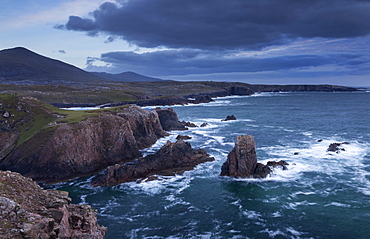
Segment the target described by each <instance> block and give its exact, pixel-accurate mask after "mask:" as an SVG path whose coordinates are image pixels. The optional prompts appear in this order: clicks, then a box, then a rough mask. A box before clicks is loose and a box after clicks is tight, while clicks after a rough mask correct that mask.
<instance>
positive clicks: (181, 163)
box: [91, 140, 214, 186]
mask: <svg viewBox="0 0 370 239" xmlns="http://www.w3.org/2000/svg"><path fill="white" fill-rule="evenodd" d="M213 160H214V158H213V157H210V156H209V155H208V154H207V153H206V151H205V150H204V149H193V148H192V147H191V145H190V143H188V142H184V141H182V140H179V141H177V142H176V143H171V142H170V141H168V142H167V143H166V144H165V145H164V146H163V147H162V148H161V149H160V150H159V151H158V152H157V153H155V154H151V155H148V156H146V157H143V158H140V159H138V160H137V161H135V162H132V163H127V164H124V165H119V164H117V165H114V166H110V167H108V168H107V169H106V170H105V171H104V173H103V174H101V175H97V176H95V177H94V178H93V180H92V182H91V183H92V185H94V186H113V185H117V184H120V183H124V182H130V181H135V180H137V179H141V178H147V177H149V176H151V175H156V174H157V175H158V174H159V175H164V176H170V175H175V174H182V173H183V172H184V171H187V170H191V169H193V168H194V167H195V166H196V165H198V164H200V163H204V162H207V161H213Z"/></svg>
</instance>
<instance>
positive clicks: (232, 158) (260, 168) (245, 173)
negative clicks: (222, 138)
mask: <svg viewBox="0 0 370 239" xmlns="http://www.w3.org/2000/svg"><path fill="white" fill-rule="evenodd" d="M286 165H288V163H287V162H285V161H283V160H281V161H279V162H274V161H269V162H268V163H267V165H264V164H261V163H258V162H257V154H256V143H255V141H254V138H253V136H252V135H239V136H237V138H236V142H235V147H234V148H233V150H232V151H231V152H230V153H229V155H228V156H227V160H226V162H225V163H224V164H223V165H222V168H221V174H220V175H221V176H231V177H236V178H266V177H267V176H268V175H269V174H270V173H271V172H272V168H275V167H281V168H282V169H283V170H286V169H287V168H286Z"/></svg>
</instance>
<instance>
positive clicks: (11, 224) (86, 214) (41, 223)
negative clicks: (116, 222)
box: [0, 171, 107, 239]
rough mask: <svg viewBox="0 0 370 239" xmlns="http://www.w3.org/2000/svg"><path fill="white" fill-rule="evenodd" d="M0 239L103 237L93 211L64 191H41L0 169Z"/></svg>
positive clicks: (19, 177) (27, 181)
mask: <svg viewBox="0 0 370 239" xmlns="http://www.w3.org/2000/svg"><path fill="white" fill-rule="evenodd" d="M0 189H1V190H0V208H1V211H0V238H4V239H8V238H9V239H13V238H75V239H87V238H91V239H92V238H96V239H100V238H104V235H105V234H106V232H107V228H105V227H102V226H99V225H98V223H97V217H96V215H97V211H96V210H94V209H92V208H91V207H90V206H88V205H82V204H81V205H76V204H72V203H71V199H70V198H69V197H68V193H67V192H63V191H56V190H43V189H42V188H41V187H40V186H39V185H37V184H36V183H35V182H34V181H32V180H31V179H30V178H26V177H23V176H22V175H20V174H19V173H14V172H10V171H0Z"/></svg>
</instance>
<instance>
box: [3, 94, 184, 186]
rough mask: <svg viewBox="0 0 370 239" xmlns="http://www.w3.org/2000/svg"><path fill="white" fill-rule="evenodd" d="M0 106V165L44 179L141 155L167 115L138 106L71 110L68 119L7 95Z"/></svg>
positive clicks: (76, 174)
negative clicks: (88, 110)
mask: <svg viewBox="0 0 370 239" xmlns="http://www.w3.org/2000/svg"><path fill="white" fill-rule="evenodd" d="M1 107H2V108H1V111H2V112H3V113H2V112H0V113H2V116H0V142H1V148H0V156H1V158H0V169H1V170H11V171H15V172H19V173H21V174H22V175H25V176H28V177H31V178H33V179H34V180H37V181H45V182H48V183H53V182H58V181H65V180H68V179H71V178H74V177H80V176H88V175H92V174H95V173H97V172H99V171H101V170H103V169H105V168H106V167H108V166H110V165H114V164H117V163H125V162H128V161H132V160H134V159H136V158H139V157H140V156H141V153H140V151H139V150H140V149H144V148H147V147H149V146H151V145H152V144H154V143H155V142H156V141H157V139H158V138H161V137H164V136H166V135H167V133H166V132H165V131H164V130H163V128H162V124H163V125H166V122H167V121H166V120H167V119H166V118H162V119H160V118H159V116H158V113H157V111H155V110H152V111H146V110H143V109H141V108H140V107H138V106H132V105H130V106H124V107H117V108H112V109H110V110H100V111H93V112H84V113H79V112H77V113H75V112H71V114H79V115H78V117H81V118H77V119H76V118H74V119H73V121H72V122H68V117H69V116H67V117H66V116H65V115H59V114H58V113H61V112H58V113H55V112H52V110H50V109H47V108H45V107H46V106H45V105H43V104H41V102H39V101H37V100H35V99H32V100H30V99H28V98H25V97H19V96H8V100H7V101H4V103H3V104H2V106H1ZM17 109H18V111H17ZM166 111H169V112H170V115H172V116H174V117H175V119H177V115H176V113H175V112H174V111H173V110H166V109H164V110H161V112H163V113H164V114H165V112H166ZM6 112H9V113H7V114H6ZM63 113H65V112H64V111H63ZM8 114H9V115H8ZM80 114H83V115H80ZM4 115H5V117H4ZM40 118H41V119H40ZM177 123H178V124H179V125H181V124H180V123H179V122H177ZM34 125H38V127H37V128H35V127H34ZM181 126H182V125H181ZM182 127H183V126H182ZM31 131H32V132H31ZM31 133H32V134H31ZM26 136H27V137H26Z"/></svg>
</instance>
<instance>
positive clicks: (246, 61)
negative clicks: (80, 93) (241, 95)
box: [87, 49, 369, 75]
mask: <svg viewBox="0 0 370 239" xmlns="http://www.w3.org/2000/svg"><path fill="white" fill-rule="evenodd" d="M366 58H368V57H366ZM366 58H364V57H363V56H361V55H357V54H331V55H326V56H321V55H287V56H278V57H270V58H260V57H243V56H234V55H232V54H231V55H230V54H229V55H228V54H219V53H214V52H213V53H212V52H209V51H201V50H191V49H190V50H166V51H156V52H151V53H143V54H138V53H135V52H109V53H104V54H102V55H101V57H100V58H90V59H89V60H88V62H87V65H88V67H87V69H88V70H96V68H95V69H94V63H95V61H103V62H105V63H107V64H109V65H110V69H111V70H114V69H116V71H118V72H119V69H122V70H121V71H124V70H123V69H125V70H133V71H138V72H141V73H145V74H150V75H153V74H154V75H163V74H165V75H172V74H174V75H186V74H208V73H227V72H266V71H284V70H285V71H288V70H294V69H295V70H297V69H305V68H310V67H319V66H327V65H331V64H333V65H337V66H343V67H344V66H347V65H348V64H350V65H352V66H353V67H356V68H357V67H359V65H362V64H366V63H367V62H369V61H368V60H369V59H366ZM101 70H104V69H101ZM105 70H107V69H105Z"/></svg>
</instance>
